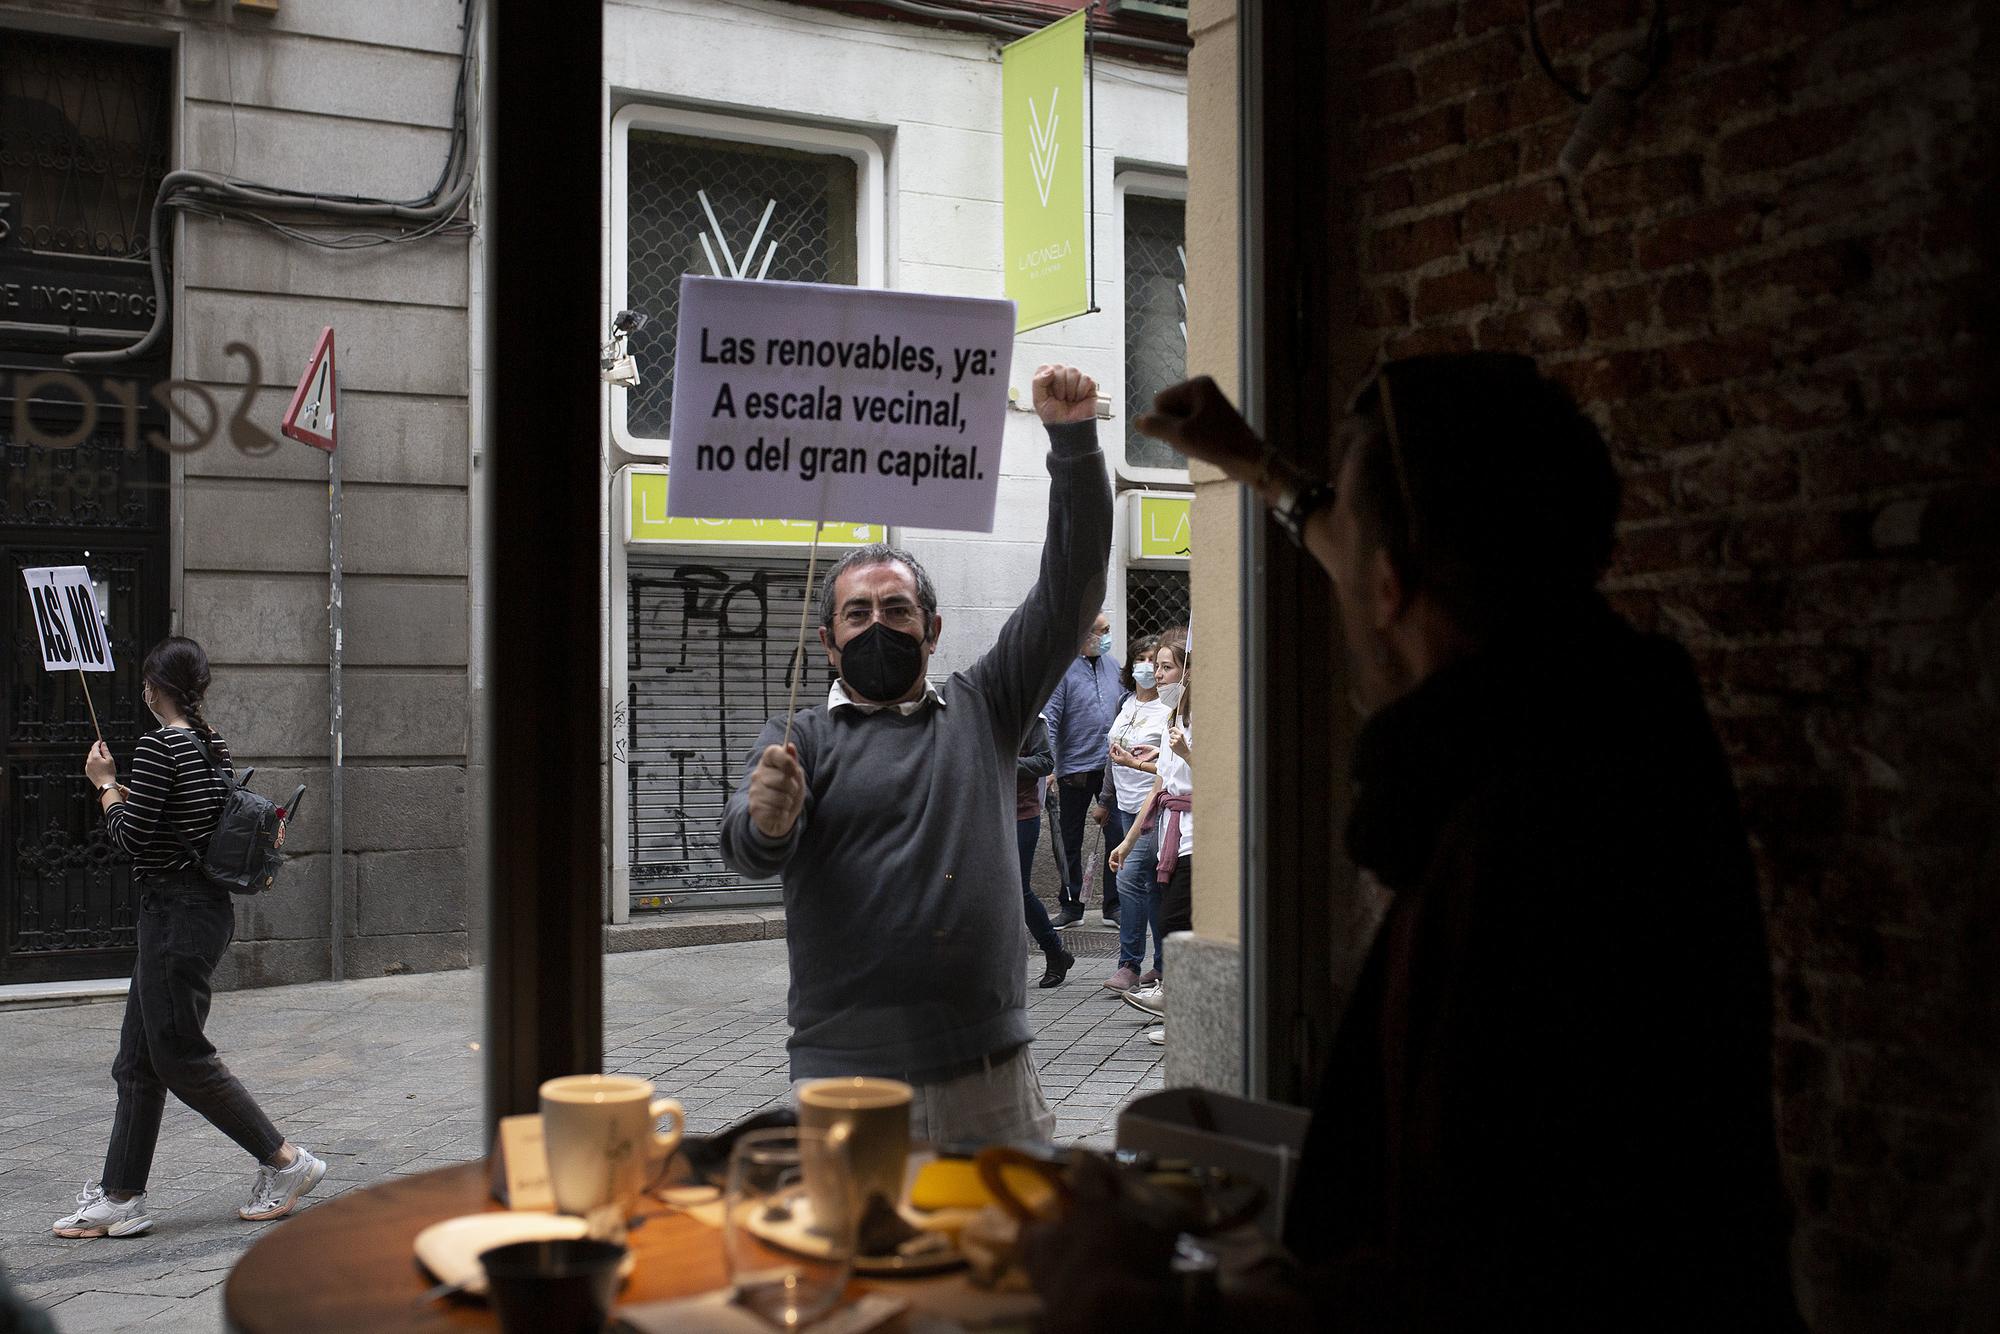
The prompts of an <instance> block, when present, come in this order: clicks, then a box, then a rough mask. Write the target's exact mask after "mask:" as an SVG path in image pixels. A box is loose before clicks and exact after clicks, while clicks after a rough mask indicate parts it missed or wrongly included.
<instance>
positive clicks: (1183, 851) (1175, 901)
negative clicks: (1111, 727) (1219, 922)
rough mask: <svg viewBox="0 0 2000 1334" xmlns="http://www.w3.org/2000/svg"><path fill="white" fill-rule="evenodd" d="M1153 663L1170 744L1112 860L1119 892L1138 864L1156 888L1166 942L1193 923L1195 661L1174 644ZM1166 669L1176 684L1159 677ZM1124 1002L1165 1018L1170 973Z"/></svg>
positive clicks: (1158, 929)
mask: <svg viewBox="0 0 2000 1334" xmlns="http://www.w3.org/2000/svg"><path fill="white" fill-rule="evenodd" d="M1153 663H1154V679H1155V683H1156V689H1157V690H1158V691H1159V696H1160V700H1161V702H1162V703H1164V704H1166V705H1167V706H1168V707H1169V709H1171V710H1172V714H1171V717H1170V718H1169V720H1168V723H1167V738H1166V745H1165V746H1164V747H1162V748H1161V750H1160V753H1159V756H1158V757H1157V759H1156V760H1155V761H1154V769H1155V770H1156V773H1155V777H1154V779H1153V788H1152V791H1151V793H1150V794H1149V795H1148V796H1147V798H1146V804H1145V806H1144V807H1143V808H1142V809H1141V811H1140V813H1139V818H1138V820H1136V821H1135V822H1134V823H1133V825H1132V828H1131V830H1130V831H1128V832H1127V833H1126V835H1125V839H1124V841H1123V842H1121V843H1120V844H1119V845H1118V846H1117V848H1115V849H1113V851H1112V853H1111V865H1112V866H1113V867H1114V868H1115V869H1117V870H1118V877H1119V889H1120V892H1121V893H1122V892H1123V890H1124V886H1125V884H1126V883H1127V872H1126V868H1127V867H1128V866H1129V867H1132V868H1133V871H1132V878H1133V879H1134V881H1135V882H1136V883H1140V884H1144V885H1145V886H1146V887H1147V888H1149V889H1151V890H1152V891H1153V903H1154V904H1155V905H1157V907H1156V911H1157V913H1158V916H1157V918H1156V919H1155V923H1154V927H1153V937H1154V939H1155V941H1164V940H1165V939H1166V938H1167V937H1168V936H1170V935H1172V934H1173V933H1174V932H1176V931H1188V930H1192V929H1193V927H1194V814H1193V809H1194V698H1193V691H1192V686H1193V671H1194V664H1193V661H1192V660H1191V659H1190V657H1189V655H1188V653H1187V650H1186V649H1184V648H1181V647H1178V646H1177V645H1175V644H1173V643H1166V644H1162V645H1161V646H1160V647H1159V649H1158V650H1157V651H1156V652H1155V653H1154V655H1153ZM1163 669H1164V670H1165V672H1166V673H1167V674H1168V675H1170V676H1171V677H1172V678H1173V679H1172V680H1171V681H1169V680H1166V679H1165V678H1164V677H1163V676H1162V675H1161V672H1162V670H1163ZM1141 840H1146V841H1148V842H1149V843H1150V844H1151V845H1152V848H1151V849H1149V850H1153V849H1156V852H1155V857H1154V864H1153V866H1151V867H1150V868H1145V869H1140V859H1139V858H1138V857H1137V856H1136V855H1135V854H1136V853H1137V852H1138V850H1139V846H1140V843H1141ZM1162 957H1163V956H1162ZM1161 971H1162V973H1164V969H1162V970H1161ZM1123 999H1124V1001H1125V1003H1126V1004H1127V1005H1130V1006H1132V1007H1133V1008H1135V1009H1139V1010H1144V1011H1145V1012H1146V1013H1147V1014H1151V1015H1157V1016H1160V1017H1161V1018H1165V1016H1166V1012H1167V1000H1166V978H1165V977H1164V976H1162V977H1161V978H1160V979H1159V980H1158V981H1155V982H1154V983H1152V984H1151V985H1150V986H1135V987H1133V988H1132V989H1131V990H1129V991H1126V992H1124V993H1123ZM1146 1038H1147V1040H1148V1041H1150V1042H1153V1043H1155V1044H1160V1043H1164V1042H1165V1041H1166V1040H1167V1036H1166V1025H1165V1024H1161V1025H1158V1026H1156V1027H1155V1028H1153V1029H1150V1030H1148V1031H1147V1033H1146Z"/></svg>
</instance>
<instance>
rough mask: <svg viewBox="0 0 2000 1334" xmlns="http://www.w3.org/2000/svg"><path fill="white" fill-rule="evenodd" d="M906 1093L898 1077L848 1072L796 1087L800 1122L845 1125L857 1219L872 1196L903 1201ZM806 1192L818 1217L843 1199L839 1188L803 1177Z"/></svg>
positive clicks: (907, 1089) (825, 1126) (906, 1158)
mask: <svg viewBox="0 0 2000 1334" xmlns="http://www.w3.org/2000/svg"><path fill="white" fill-rule="evenodd" d="M910 1097H911V1091H910V1086H909V1085H908V1084H905V1083H903V1082H902V1081H901V1080H899V1079H876V1078H872V1077H869V1076H865V1075H852V1076H847V1077H844V1078H839V1079H810V1080H807V1081H806V1082H805V1083H803V1084H801V1085H800V1086H799V1124H800V1125H803V1126H808V1127H811V1128H813V1129H816V1130H823V1131H831V1130H832V1129H833V1128H834V1127H835V1126H838V1125H843V1124H844V1125H846V1126H847V1160H848V1168H849V1171H850V1173H851V1175H852V1179H853V1183H854V1189H853V1193H852V1195H851V1196H850V1197H849V1199H850V1202H851V1204H850V1207H851V1208H852V1210H853V1212H854V1215H855V1218H856V1219H859V1218H860V1216H861V1215H862V1214H864V1213H865V1212H866V1211H867V1207H868V1201H869V1198H870V1197H871V1196H876V1195H879V1196H881V1197H882V1198H883V1199H884V1200H886V1201H887V1202H888V1203H889V1204H890V1205H892V1206H893V1205H897V1204H901V1203H902V1200H903V1171H904V1168H905V1166H906V1165H907V1164H908V1162H909V1158H910ZM806 1195H807V1198H808V1199H809V1200H810V1201H811V1204H812V1208H813V1212H814V1214H815V1215H817V1216H820V1217H825V1216H826V1211H828V1210H831V1209H832V1208H834V1207H836V1206H835V1203H834V1202H835V1201H837V1200H839V1199H840V1198H841V1196H840V1192H839V1191H837V1190H828V1189H826V1188H825V1187H821V1188H820V1189H815V1188H814V1182H813V1174H811V1173H807V1175H806Z"/></svg>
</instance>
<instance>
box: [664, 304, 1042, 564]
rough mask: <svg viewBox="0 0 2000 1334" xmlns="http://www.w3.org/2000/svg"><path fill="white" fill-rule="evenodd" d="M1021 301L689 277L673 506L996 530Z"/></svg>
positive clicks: (729, 515)
mask: <svg viewBox="0 0 2000 1334" xmlns="http://www.w3.org/2000/svg"><path fill="white" fill-rule="evenodd" d="M1013 347H1014V303H1013V302H1011V301H991V300H982V299H977V298H970V297H946V296H931V295H927V294H924V293H916V292H883V291H876V290H873V289H868V288H857V287H834V286H828V285H822V284H818V283H778V282H757V281H737V280H733V279H727V278H700V277H696V276H694V275H689V276H687V277H684V278H682V279H681V309H680V335H679V340H678V343H677V346H676V349H675V353H674V417H673V437H672V438H673V462H672V464H671V465H670V474H671V476H672V479H673V485H672V486H671V487H669V488H668V490H667V513H669V514H670V515H673V516H674V517H676V518H709V519H752V518H755V519H806V520H817V519H826V518H841V519H851V520H853V521H855V522H858V523H879V524H907V525H910V526H913V527H919V528H951V529H959V530H963V531H970V532H981V533H986V532H991V531H992V530H993V504H994V499H995V496H996V495H997V493H998V489H999V485H1000V441H1001V436H1002V434H1003V432H1004V430H1005V426H1006V417H1007V373H1008V369H1009V364H1010V362H1011V359H1012V356H1013Z"/></svg>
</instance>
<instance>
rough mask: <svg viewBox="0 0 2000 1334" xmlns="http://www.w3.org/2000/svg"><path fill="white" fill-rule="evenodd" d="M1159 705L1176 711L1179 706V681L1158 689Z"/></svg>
mask: <svg viewBox="0 0 2000 1334" xmlns="http://www.w3.org/2000/svg"><path fill="white" fill-rule="evenodd" d="M1160 703H1162V704H1164V705H1166V706H1167V707H1168V708H1170V709H1178V708H1179V707H1180V706H1181V683H1180V682H1179V681H1175V682H1173V683H1172V684H1171V685H1164V686H1161V687H1160Z"/></svg>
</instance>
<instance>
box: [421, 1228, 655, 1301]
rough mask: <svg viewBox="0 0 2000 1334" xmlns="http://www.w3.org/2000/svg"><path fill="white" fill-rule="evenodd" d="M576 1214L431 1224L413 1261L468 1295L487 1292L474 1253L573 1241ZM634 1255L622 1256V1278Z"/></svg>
mask: <svg viewBox="0 0 2000 1334" xmlns="http://www.w3.org/2000/svg"><path fill="white" fill-rule="evenodd" d="M586 1230H587V1229H586V1228H585V1226H584V1222H583V1220H582V1219H581V1218H573V1217H570V1216H568V1215H566V1214H543V1213H533V1212H529V1211H527V1210H522V1211H519V1212H511V1211H503V1212H493V1213H483V1214H465V1215H463V1216H461V1217H458V1218H447V1219H445V1220H444V1221H443V1222H442V1223H432V1224H431V1225H430V1226H429V1227H427V1228H425V1229H424V1230H423V1231H422V1232H419V1233H418V1234H417V1240H416V1251H417V1259H418V1260H420V1261H421V1262H422V1263H423V1266H424V1268H425V1269H428V1270H430V1272H431V1276H432V1277H433V1278H435V1279H437V1281H438V1282H440V1283H451V1284H455V1285H457V1287H458V1288H459V1290H460V1291H461V1292H464V1293H466V1294H468V1295H470V1296H475V1297H479V1296H484V1295H485V1293H486V1270H485V1269H484V1268H483V1267H482V1266H481V1265H480V1263H479V1253H480V1252H481V1251H490V1250H492V1249H493V1248H494V1247H495V1246H506V1245H510V1244H512V1243H513V1242H517V1241H574V1240H576V1239H577V1238H579V1237H582V1236H583V1235H585V1232H586ZM632 1266H633V1259H632V1257H631V1255H629V1254H628V1255H627V1256H626V1257H625V1262H624V1263H623V1264H622V1265H620V1266H619V1267H618V1276H619V1278H621V1279H623V1278H625V1277H627V1276H629V1275H630V1274H631V1272H632Z"/></svg>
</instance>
